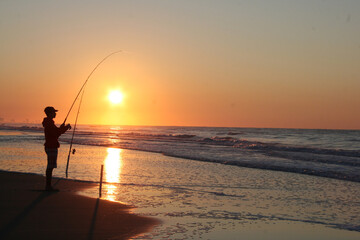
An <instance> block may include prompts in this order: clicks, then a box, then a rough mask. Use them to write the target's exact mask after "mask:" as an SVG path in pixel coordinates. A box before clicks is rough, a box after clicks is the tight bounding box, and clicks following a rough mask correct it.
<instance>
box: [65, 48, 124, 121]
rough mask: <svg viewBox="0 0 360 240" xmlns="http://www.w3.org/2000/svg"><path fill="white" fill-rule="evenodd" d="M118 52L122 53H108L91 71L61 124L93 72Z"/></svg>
mask: <svg viewBox="0 0 360 240" xmlns="http://www.w3.org/2000/svg"><path fill="white" fill-rule="evenodd" d="M120 52H122V51H121V50H120V51H116V52H112V53H110V54H109V55H107V56H106V57H104V58H103V60H101V61H100V62H99V63H98V64H97V65H96V66H95V68H94V69H93V70H92V71H91V73H90V74H89V76H88V77H87V78H86V80H85V82H84V84H83V85H82V87H81V88H80V91H79V92H78V94H77V95H76V97H75V100H74V101H73V103H72V104H71V107H70V109H69V112H68V113H67V115H66V117H65V120H64V123H63V124H65V123H66V120H67V118H68V116H69V114H70V112H71V110H72V108H73V107H74V104H75V102H76V100H77V99H78V97H79V95H80V93H81V91H82V90H83V89H84V87H85V85H86V83H87V82H88V81H89V79H90V77H91V75H92V74H93V73H94V72H95V70H96V69H97V68H98V67H99V66H100V65H101V64H102V63H103V62H104V61H105V60H106V59H108V58H109V57H110V56H112V55H114V54H116V53H120Z"/></svg>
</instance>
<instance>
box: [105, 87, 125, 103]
mask: <svg viewBox="0 0 360 240" xmlns="http://www.w3.org/2000/svg"><path fill="white" fill-rule="evenodd" d="M108 98H109V101H110V102H111V103H112V104H119V103H121V102H122V101H123V99H124V94H123V93H122V92H120V91H119V90H112V91H110V93H109V96H108Z"/></svg>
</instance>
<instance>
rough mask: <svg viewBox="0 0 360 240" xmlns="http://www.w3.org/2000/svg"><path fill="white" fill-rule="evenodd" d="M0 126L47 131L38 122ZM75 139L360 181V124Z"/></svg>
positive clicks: (94, 131) (82, 133) (114, 132)
mask: <svg viewBox="0 0 360 240" xmlns="http://www.w3.org/2000/svg"><path fill="white" fill-rule="evenodd" d="M0 129H3V130H6V129H8V130H19V131H32V132H34V133H42V131H43V130H42V127H41V126H38V125H33V126H31V125H30V126H13V127H7V126H1V127H0ZM70 138H71V134H70V133H67V134H65V135H64V136H63V137H62V138H61V141H62V142H70ZM42 139H43V136H42V135H41V134H40V135H39V136H38V140H42ZM4 140H5V141H6V139H4ZM74 143H76V144H80V145H91V146H104V147H114V148H121V149H132V150H141V151H147V152H156V153H162V154H164V155H167V156H172V157H179V158H184V159H191V160H199V161H205V162H216V163H221V164H227V165H234V166H242V167H249V168H257V169H269V170H276V171H282V172H294V173H300V174H308V175H315V176H323V177H329V178H336V179H343V180H348V181H354V182H360V131H359V130H357V131H355V130H353V131H351V130H305V129H260V128H209V127H132V126H131V127H130V126H128V127H117V126H114V127H111V126H80V127H79V128H78V129H77V132H76V137H75V139H74Z"/></svg>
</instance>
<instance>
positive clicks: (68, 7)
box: [0, 0, 360, 129]
mask: <svg viewBox="0 0 360 240" xmlns="http://www.w3.org/2000/svg"><path fill="white" fill-rule="evenodd" d="M358 26H360V2H356V1H308V2H302V1H301V2H300V1H299V2H292V3H290V2H289V1H281V0H278V1H271V3H270V1H241V2H236V1H196V2H193V1H151V0H150V1H121V2H120V1H119V2H117V1H76V2H75V3H74V2H73V1H59V2H55V1H54V2H51V3H50V2H48V1H36V2H31V3H30V1H25V0H24V1H1V2H0V32H1V36H2V37H1V40H0V41H1V44H0V51H1V54H0V66H1V67H0V120H1V121H2V122H11V121H16V122H41V121H42V118H43V117H44V113H43V109H44V107H46V106H48V105H52V106H54V107H55V108H57V109H59V113H58V116H57V118H56V122H57V123H61V122H62V121H63V119H64V117H65V115H66V112H67V111H68V109H69V107H70V105H71V103H72V101H73V99H74V98H75V96H76V94H77V92H78V91H79V89H80V87H81V85H82V83H83V82H84V81H85V79H86V77H87V76H88V74H89V73H90V72H91V70H92V69H93V67H94V66H95V65H96V64H97V63H98V62H99V61H100V60H101V59H102V58H103V57H105V56H106V55H107V54H109V53H111V52H113V51H116V50H119V49H120V50H124V53H121V54H117V55H114V56H112V57H111V58H109V59H108V60H107V61H106V62H104V64H103V65H101V66H100V67H99V69H98V70H97V71H96V72H95V73H94V75H93V76H92V78H91V79H90V80H89V83H88V86H87V87H86V92H85V96H84V101H83V105H82V111H81V114H80V118H79V122H80V123H87V124H113V125H117V124H120V125H180V126H225V127H226V126H232V127H278V128H288V127H289V128H335V129H360V111H359V109H360V97H359V89H360V72H359V71H358V63H359V62H360V31H358ZM112 89H119V90H121V91H122V92H123V93H124V94H125V99H124V101H123V103H122V104H119V105H116V106H115V105H111V104H110V103H109V101H108V100H107V95H108V93H109V91H110V90H112ZM75 113H76V107H75V109H74V111H73V112H72V114H71V116H70V117H69V121H70V123H73V121H74V118H75V116H74V115H75Z"/></svg>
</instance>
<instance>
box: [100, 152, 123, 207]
mask: <svg viewBox="0 0 360 240" xmlns="http://www.w3.org/2000/svg"><path fill="white" fill-rule="evenodd" d="M106 151H107V156H106V158H105V161H104V167H105V169H104V170H105V175H104V177H105V182H107V184H106V185H105V190H106V192H105V194H104V198H105V199H107V200H110V201H115V200H116V194H117V193H118V185H117V184H116V183H120V180H121V169H122V154H121V153H122V149H119V148H107V149H106ZM111 183H115V184H111Z"/></svg>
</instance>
